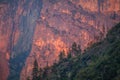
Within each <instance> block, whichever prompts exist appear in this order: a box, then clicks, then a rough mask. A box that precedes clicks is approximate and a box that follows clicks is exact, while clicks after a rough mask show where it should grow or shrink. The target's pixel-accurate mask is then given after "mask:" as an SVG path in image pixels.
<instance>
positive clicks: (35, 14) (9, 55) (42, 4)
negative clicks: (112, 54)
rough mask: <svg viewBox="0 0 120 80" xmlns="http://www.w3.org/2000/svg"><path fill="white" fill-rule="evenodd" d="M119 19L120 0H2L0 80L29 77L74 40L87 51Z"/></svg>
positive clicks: (0, 3) (56, 58) (0, 15)
mask: <svg viewBox="0 0 120 80" xmlns="http://www.w3.org/2000/svg"><path fill="white" fill-rule="evenodd" d="M119 21H120V0H1V1H0V75H1V76H0V80H7V79H8V80H19V79H21V80H26V77H27V76H31V70H32V66H33V61H34V59H35V58H36V59H37V61H38V63H39V67H44V66H46V63H48V65H52V63H53V62H54V61H55V60H58V55H59V52H60V51H62V50H65V52H67V50H68V49H69V47H70V46H71V44H72V43H73V42H76V43H78V44H80V45H81V49H82V50H84V49H85V48H86V47H88V46H89V45H91V44H93V43H95V42H97V41H100V40H102V39H103V38H104V37H105V36H106V33H107V31H108V30H109V29H111V27H112V26H113V25H114V24H116V23H117V22H119Z"/></svg>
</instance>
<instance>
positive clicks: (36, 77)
mask: <svg viewBox="0 0 120 80" xmlns="http://www.w3.org/2000/svg"><path fill="white" fill-rule="evenodd" d="M32 76H33V77H32V80H38V63H37V60H36V59H35V61H34V65H33V71H32Z"/></svg>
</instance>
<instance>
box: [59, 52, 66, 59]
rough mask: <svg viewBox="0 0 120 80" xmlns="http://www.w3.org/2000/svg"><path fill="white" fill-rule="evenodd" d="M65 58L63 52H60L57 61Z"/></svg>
mask: <svg viewBox="0 0 120 80" xmlns="http://www.w3.org/2000/svg"><path fill="white" fill-rule="evenodd" d="M64 58H65V51H64V50H63V51H61V52H60V54H59V60H63V59H64Z"/></svg>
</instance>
